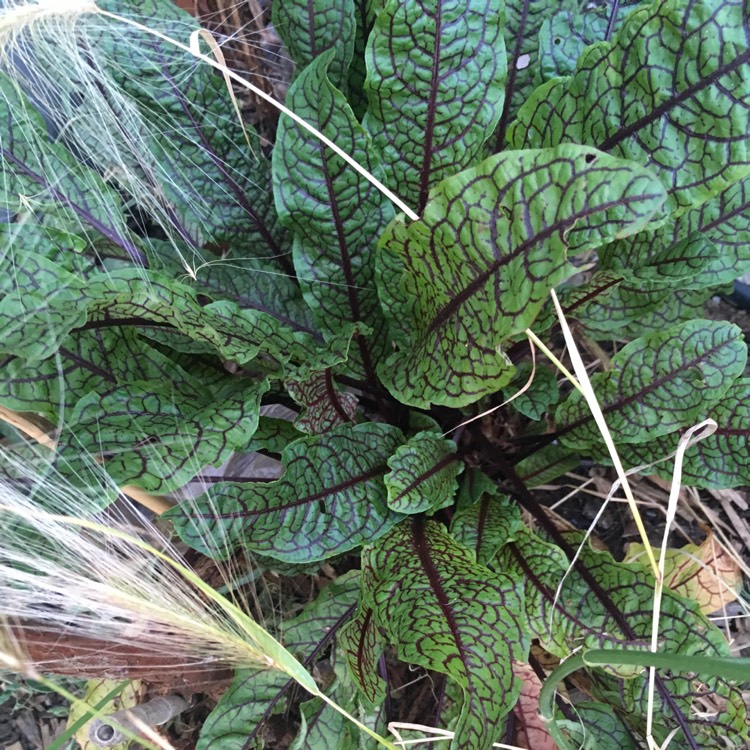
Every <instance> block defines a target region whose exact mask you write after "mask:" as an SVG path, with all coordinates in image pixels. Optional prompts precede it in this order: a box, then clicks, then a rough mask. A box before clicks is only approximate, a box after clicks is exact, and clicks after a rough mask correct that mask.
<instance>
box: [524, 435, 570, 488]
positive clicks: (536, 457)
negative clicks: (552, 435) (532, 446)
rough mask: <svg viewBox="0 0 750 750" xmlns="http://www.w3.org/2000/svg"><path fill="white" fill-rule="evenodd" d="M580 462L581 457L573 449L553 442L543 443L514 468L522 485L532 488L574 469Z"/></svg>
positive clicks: (547, 482)
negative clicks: (543, 444) (550, 443)
mask: <svg viewBox="0 0 750 750" xmlns="http://www.w3.org/2000/svg"><path fill="white" fill-rule="evenodd" d="M580 463H581V459H580V458H579V457H578V455H577V454H576V453H575V452H574V451H571V450H569V449H568V448H564V447H563V446H562V445H555V444H553V445H545V446H544V448H542V449H541V450H538V451H536V452H534V453H532V454H531V455H530V456H529V457H528V458H524V459H523V460H522V461H519V462H518V463H517V464H516V466H515V469H516V473H517V474H518V476H519V477H520V478H521V481H522V482H523V483H524V485H526V487H528V488H529V489H530V490H533V489H534V488H536V487H541V486H542V485H544V484H549V483H550V482H551V481H552V480H554V479H557V478H558V477H559V476H562V475H563V474H566V473H567V472H569V471H572V470H573V469H576V468H577V467H578V466H579V464H580Z"/></svg>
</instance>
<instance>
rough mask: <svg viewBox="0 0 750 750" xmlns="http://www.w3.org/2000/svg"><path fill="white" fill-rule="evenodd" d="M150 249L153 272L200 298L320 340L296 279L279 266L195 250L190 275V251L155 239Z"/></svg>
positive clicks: (236, 254) (234, 252)
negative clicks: (265, 317)
mask: <svg viewBox="0 0 750 750" xmlns="http://www.w3.org/2000/svg"><path fill="white" fill-rule="evenodd" d="M150 244H151V245H152V246H154V248H155V252H154V254H153V255H155V257H151V258H150V260H151V265H150V268H152V269H154V270H155V271H160V272H161V273H163V274H165V275H166V276H168V277H169V278H170V279H174V280H175V281H179V282H180V283H182V284H184V285H185V286H189V287H191V288H193V289H194V290H195V292H196V293H197V294H203V295H205V296H208V297H210V298H211V299H213V300H229V301H230V302H235V303H236V304H237V305H238V307H240V308H241V309H250V310H257V311H258V312H263V313H268V314H269V315H272V316H273V317H274V318H277V319H278V320H279V321H280V322H282V323H284V325H286V326H288V327H289V328H291V329H293V330H297V331H300V332H302V333H308V334H311V335H313V336H317V335H319V331H318V329H317V326H316V325H315V320H314V317H313V314H312V311H311V310H310V308H309V307H308V306H307V304H306V303H305V301H304V300H303V298H302V292H301V291H300V288H299V285H298V284H297V281H296V279H295V278H294V277H293V275H291V274H290V275H286V274H284V273H280V272H279V268H278V265H277V263H276V261H273V260H267V259H265V258H259V257H257V256H250V257H248V255H247V253H245V252H241V250H236V249H232V250H227V251H223V252H222V253H221V256H220V257H217V256H216V255H215V254H214V253H212V252H209V251H206V250H192V251H190V252H192V256H190V257H191V263H193V265H194V273H193V274H192V275H189V274H186V273H185V265H184V258H185V257H186V255H187V256H189V255H190V252H188V248H175V243H172V242H159V241H158V240H153V239H151V240H150Z"/></svg>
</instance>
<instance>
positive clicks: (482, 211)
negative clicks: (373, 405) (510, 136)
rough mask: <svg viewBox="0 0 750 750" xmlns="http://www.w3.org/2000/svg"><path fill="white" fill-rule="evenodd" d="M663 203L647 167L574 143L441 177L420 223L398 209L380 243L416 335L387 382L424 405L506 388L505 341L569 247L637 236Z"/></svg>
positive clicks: (536, 303)
mask: <svg viewBox="0 0 750 750" xmlns="http://www.w3.org/2000/svg"><path fill="white" fill-rule="evenodd" d="M663 199H664V192H663V189H662V188H661V186H660V185H659V183H658V182H657V181H656V180H655V179H654V178H653V177H652V176H651V175H650V173H649V172H648V171H646V170H643V169H641V168H639V167H636V166H634V165H632V164H630V163H628V162H623V161H621V160H619V159H613V158H612V157H609V156H606V155H605V154H601V153H599V152H597V151H594V150H592V149H588V148H583V147H580V146H570V145H568V146H561V147H560V148H558V149H548V150H540V151H511V152H505V153H502V154H498V155H497V156H494V157H491V158H490V159H487V160H485V161H484V162H482V164H480V165H479V166H478V167H475V168H474V169H471V170H466V171H464V172H462V173H460V174H459V175H456V176H455V177H452V178H449V179H447V180H444V181H443V182H442V183H441V184H440V185H439V186H438V187H437V188H435V190H434V191H433V193H432V198H431V200H430V203H429V204H428V205H427V207H426V209H425V211H424V214H423V217H422V218H421V219H420V220H419V221H415V222H412V223H406V221H405V219H404V218H403V217H398V218H397V219H396V220H395V221H394V222H392V223H391V225H390V227H389V228H388V229H387V230H386V232H385V234H384V235H383V237H382V239H381V249H382V253H383V255H384V257H386V258H388V257H396V258H397V259H398V260H399V262H401V263H402V264H403V269H404V270H403V274H402V275H401V278H400V279H399V281H398V287H397V292H398V298H397V302H395V303H392V304H391V305H390V309H389V310H387V314H388V315H389V317H390V318H392V319H395V320H400V321H401V325H402V326H403V325H406V327H408V328H410V329H411V332H412V334H411V339H410V341H408V342H407V343H406V344H404V345H402V346H401V349H402V350H401V351H399V352H397V353H395V354H393V355H392V356H391V357H389V358H388V360H386V362H385V363H384V365H383V366H382V367H381V368H380V369H379V374H380V376H381V378H382V379H383V381H384V382H385V384H386V385H387V386H388V388H389V389H390V390H391V392H392V393H393V394H394V395H395V396H397V397H398V398H399V399H400V400H402V401H403V402H405V403H407V404H410V405H413V406H419V407H427V406H429V404H431V403H438V404H445V405H449V406H463V405H465V404H469V403H472V402H473V401H476V400H477V399H479V398H480V397H481V396H483V395H485V394H488V393H492V392H494V391H496V390H497V389H498V388H502V387H503V386H504V385H506V384H507V383H508V382H509V380H510V379H511V377H512V374H513V368H512V366H511V365H510V363H509V361H508V358H507V356H506V355H505V354H504V352H503V351H502V348H501V347H502V344H503V342H504V341H505V340H506V339H508V338H510V337H511V336H514V335H517V334H519V333H521V332H523V331H524V329H525V328H527V327H528V326H529V325H530V324H531V323H533V321H534V318H535V317H536V315H537V314H538V312H539V311H540V309H541V308H542V305H543V304H544V302H545V301H546V299H547V294H548V292H549V290H550V288H552V287H553V286H555V285H556V284H558V283H559V282H560V281H562V280H563V279H564V278H566V277H567V276H569V275H571V273H572V272H573V269H572V267H571V266H570V265H569V264H568V262H567V254H568V252H580V251H582V250H584V249H587V248H591V247H596V246H597V245H601V244H604V243H605V242H608V241H610V240H612V239H615V238H616V237H622V236H626V235H628V234H631V233H633V232H637V231H638V230H639V229H641V228H642V227H643V226H645V225H646V224H647V223H648V221H649V220H650V218H651V216H652V215H653V213H654V212H655V211H656V210H657V209H658V208H659V206H660V205H661V203H662V201H663ZM436 264H438V265H439V267H440V271H441V272H440V273H439V274H436V273H434V268H435V265H436ZM388 294H389V295H391V297H392V299H393V298H394V297H395V294H396V290H395V289H394V288H391V289H390V290H389V292H388ZM384 304H385V301H384ZM404 321H407V322H406V324H404Z"/></svg>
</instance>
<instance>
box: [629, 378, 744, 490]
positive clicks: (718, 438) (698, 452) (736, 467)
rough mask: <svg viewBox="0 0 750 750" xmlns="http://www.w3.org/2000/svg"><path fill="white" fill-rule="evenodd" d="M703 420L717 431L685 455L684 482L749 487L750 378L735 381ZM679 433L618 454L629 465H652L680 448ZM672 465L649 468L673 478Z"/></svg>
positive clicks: (723, 486)
mask: <svg viewBox="0 0 750 750" xmlns="http://www.w3.org/2000/svg"><path fill="white" fill-rule="evenodd" d="M700 416H701V418H706V419H708V418H710V419H714V420H716V423H717V424H718V429H717V430H716V432H715V433H714V434H713V435H710V436H709V437H707V438H705V439H704V440H701V441H700V442H698V443H697V444H696V445H694V446H692V447H690V448H688V449H687V451H686V452H685V463H684V465H683V470H682V481H683V483H684V484H687V485H691V486H693V487H715V488H726V487H729V488H732V487H742V486H745V485H747V484H750V379H748V378H740V379H739V380H737V381H735V382H734V383H733V384H732V385H731V386H730V388H729V390H727V392H726V393H725V394H724V396H723V397H722V398H721V400H720V401H719V402H718V403H716V404H714V405H713V406H711V407H709V406H708V405H707V406H706V407H705V408H704V409H703V410H702V412H701V415H700ZM679 437H680V435H679V434H673V435H665V436H663V437H660V438H657V439H656V440H652V441H649V442H647V443H644V444H643V445H623V446H622V447H621V449H620V448H618V453H620V454H621V455H620V457H621V459H622V461H623V463H624V464H625V465H626V466H640V465H642V464H646V463H651V462H652V461H655V460H657V459H658V458H662V457H664V456H667V455H669V454H671V453H673V452H674V451H675V450H676V449H677V444H678V441H679ZM672 468H673V462H672V461H667V462H666V463H662V464H657V465H656V466H654V467H652V468H651V469H649V471H653V472H654V473H656V474H659V475H660V476H663V477H665V478H668V479H671V478H672Z"/></svg>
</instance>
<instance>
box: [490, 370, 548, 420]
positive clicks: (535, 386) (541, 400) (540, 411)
mask: <svg viewBox="0 0 750 750" xmlns="http://www.w3.org/2000/svg"><path fill="white" fill-rule="evenodd" d="M531 372H532V367H531V363H530V362H526V363H524V364H522V365H521V366H520V367H519V368H518V369H517V370H516V374H515V377H514V378H513V380H511V381H510V383H509V384H508V386H507V387H506V388H504V389H503V399H504V400H505V399H508V398H511V396H514V395H515V394H516V393H518V391H519V390H520V389H521V388H523V387H524V386H525V385H526V383H527V382H528V380H529V378H530V377H531ZM559 398H560V393H559V391H558V389H557V378H556V377H555V373H554V372H553V371H552V370H550V368H549V367H541V366H539V365H537V367H536V371H535V372H534V380H533V381H532V383H531V385H530V386H529V387H528V388H527V389H526V390H525V391H524V392H523V393H522V394H521V395H520V396H516V398H514V399H513V401H511V406H512V407H513V408H514V409H515V410H516V411H518V412H520V413H521V414H523V415H524V416H525V417H528V418H529V419H533V420H537V421H538V420H540V419H542V417H544V415H545V414H546V413H547V410H548V409H549V407H550V406H552V405H553V404H555V403H557V401H558V399H559Z"/></svg>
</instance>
